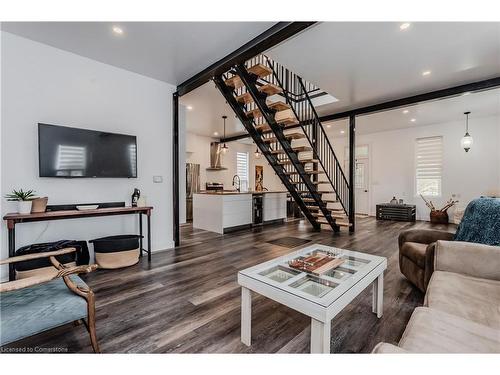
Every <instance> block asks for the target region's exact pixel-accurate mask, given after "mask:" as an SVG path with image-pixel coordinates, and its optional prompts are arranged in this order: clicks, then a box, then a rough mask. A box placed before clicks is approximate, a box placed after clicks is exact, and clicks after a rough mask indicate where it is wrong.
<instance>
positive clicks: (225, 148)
mask: <svg viewBox="0 0 500 375" xmlns="http://www.w3.org/2000/svg"><path fill="white" fill-rule="evenodd" d="M222 119H223V121H224V140H225V139H226V119H227V116H226V115H224V116H222ZM221 151H222V153H223V154H226V153H227V152H228V151H229V147H227V145H226V142H224V144H223V145H222V147H221Z"/></svg>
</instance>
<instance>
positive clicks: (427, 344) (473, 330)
mask: <svg viewBox="0 0 500 375" xmlns="http://www.w3.org/2000/svg"><path fill="white" fill-rule="evenodd" d="M399 346H400V347H401V348H403V349H405V350H408V351H410V352H415V353H498V352H500V330H497V329H494V328H490V327H487V326H484V325H482V324H478V323H475V322H472V321H469V320H465V319H462V318H459V317H457V316H454V315H451V314H448V313H445V312H442V311H439V310H435V309H431V308H428V307H417V308H416V309H415V311H414V312H413V314H412V316H411V318H410V321H409V322H408V325H407V326H406V329H405V331H404V333H403V336H402V337H401V340H400V341H399Z"/></svg>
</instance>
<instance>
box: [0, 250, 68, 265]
mask: <svg viewBox="0 0 500 375" xmlns="http://www.w3.org/2000/svg"><path fill="white" fill-rule="evenodd" d="M75 251H76V249H75V248H74V247H68V248H66V249H61V250H55V251H48V252H46V253H36V254H26V255H19V256H17V257H11V258H7V259H4V260H0V265H2V264H9V263H17V262H24V261H27V260H32V259H40V258H48V257H53V256H58V255H64V254H69V253H72V252H75Z"/></svg>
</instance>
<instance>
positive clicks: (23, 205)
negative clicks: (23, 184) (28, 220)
mask: <svg viewBox="0 0 500 375" xmlns="http://www.w3.org/2000/svg"><path fill="white" fill-rule="evenodd" d="M32 203H33V202H32V201H19V202H18V205H19V206H18V211H19V213H20V214H30V213H31V205H32Z"/></svg>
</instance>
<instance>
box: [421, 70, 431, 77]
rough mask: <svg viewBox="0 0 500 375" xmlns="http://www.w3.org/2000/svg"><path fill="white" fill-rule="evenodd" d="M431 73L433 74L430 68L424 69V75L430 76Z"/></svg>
mask: <svg viewBox="0 0 500 375" xmlns="http://www.w3.org/2000/svg"><path fill="white" fill-rule="evenodd" d="M429 74H431V71H430V70H424V71H423V72H422V75H423V76H428V75H429Z"/></svg>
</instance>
